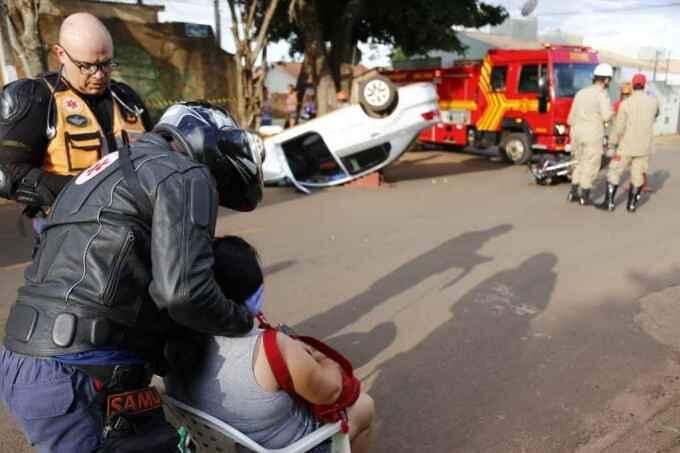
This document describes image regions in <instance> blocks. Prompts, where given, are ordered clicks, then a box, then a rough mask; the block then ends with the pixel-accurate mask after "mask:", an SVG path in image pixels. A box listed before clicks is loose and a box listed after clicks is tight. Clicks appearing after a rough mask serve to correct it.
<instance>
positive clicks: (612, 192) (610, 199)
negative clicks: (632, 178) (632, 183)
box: [595, 183, 619, 211]
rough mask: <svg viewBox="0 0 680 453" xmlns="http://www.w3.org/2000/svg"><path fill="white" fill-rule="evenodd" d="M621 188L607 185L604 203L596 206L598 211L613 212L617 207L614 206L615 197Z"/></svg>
mask: <svg viewBox="0 0 680 453" xmlns="http://www.w3.org/2000/svg"><path fill="white" fill-rule="evenodd" d="M618 188H619V186H615V185H614V184H610V183H607V191H606V192H605V194H604V201H603V202H602V203H600V204H597V205H595V207H596V208H597V209H602V210H603V211H613V210H614V208H615V207H616V205H615V204H614V197H616V190H617V189H618Z"/></svg>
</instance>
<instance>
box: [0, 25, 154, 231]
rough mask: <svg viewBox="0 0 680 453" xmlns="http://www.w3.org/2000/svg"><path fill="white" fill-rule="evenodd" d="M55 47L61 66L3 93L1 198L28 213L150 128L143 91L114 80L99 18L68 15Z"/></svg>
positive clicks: (108, 40)
mask: <svg viewBox="0 0 680 453" xmlns="http://www.w3.org/2000/svg"><path fill="white" fill-rule="evenodd" d="M53 51H54V53H55V54H56V56H57V58H58V59H59V63H60V67H59V70H58V71H57V72H54V73H47V74H43V75H41V76H39V77H37V78H35V79H23V80H18V81H16V82H13V83H10V84H9V85H6V86H5V87H4V89H3V90H2V93H1V94H0V197H3V198H7V199H11V200H15V201H17V202H19V203H21V204H23V205H25V206H26V208H27V209H26V210H25V211H24V212H25V213H26V214H27V215H29V216H30V217H35V215H36V214H37V213H39V212H41V211H43V210H45V209H46V208H48V207H49V206H50V205H51V204H52V203H53V201H54V199H55V198H56V196H57V195H58V194H59V192H60V191H61V189H62V188H63V187H64V186H65V185H66V184H67V183H68V182H69V181H70V180H71V178H72V177H73V176H75V175H77V174H78V173H80V172H81V171H82V170H83V169H86V168H88V167H89V166H91V165H92V164H94V163H95V162H97V161H98V160H99V159H100V158H101V157H102V156H104V155H106V154H108V153H109V152H112V151H115V150H116V149H118V148H119V147H120V146H121V145H123V144H125V143H128V142H131V141H134V140H135V139H136V138H137V137H138V136H139V135H141V134H142V133H143V132H145V131H146V130H148V129H150V128H151V120H150V118H149V115H148V114H147V112H146V110H145V108H144V105H143V104H142V101H141V100H140V98H139V97H138V96H137V94H136V93H135V92H134V91H133V90H132V89H131V88H130V87H129V86H127V85H126V84H124V83H121V82H116V81H113V80H111V73H112V71H113V70H114V69H115V68H116V67H117V63H116V61H115V60H114V58H113V56H114V53H113V41H112V39H111V35H110V34H109V32H108V30H107V29H106V27H105V26H104V24H102V23H101V22H100V21H99V19H97V18H96V17H95V16H93V15H91V14H87V13H75V14H72V15H70V16H68V17H67V18H66V19H65V20H64V22H63V23H62V25H61V28H60V30H59V42H58V43H57V44H55V45H54V47H53ZM36 220H37V219H34V223H33V224H34V228H35V229H36V232H38V233H39V230H40V227H39V226H37V225H36Z"/></svg>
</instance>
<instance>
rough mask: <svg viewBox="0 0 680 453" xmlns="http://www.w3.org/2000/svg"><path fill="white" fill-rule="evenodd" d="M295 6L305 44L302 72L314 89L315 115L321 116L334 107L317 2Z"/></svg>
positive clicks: (311, 0) (304, 1)
mask: <svg viewBox="0 0 680 453" xmlns="http://www.w3.org/2000/svg"><path fill="white" fill-rule="evenodd" d="M295 6H296V8H295V10H296V11H295V12H296V16H297V17H300V18H304V19H302V20H299V22H298V25H299V27H300V30H301V31H302V35H303V38H304V43H305V62H304V65H305V67H306V71H303V72H306V73H307V74H309V77H310V79H311V82H312V84H313V85H314V87H315V94H316V109H317V114H318V115H319V116H321V115H324V114H326V113H328V112H329V111H330V110H332V107H333V106H334V105H335V81H334V79H333V75H332V73H331V68H330V66H329V64H328V53H327V52H326V47H325V44H324V40H323V31H322V27H321V21H320V19H319V14H318V11H317V2H316V0H298V1H297V2H296V5H295Z"/></svg>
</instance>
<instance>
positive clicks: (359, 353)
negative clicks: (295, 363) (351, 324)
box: [328, 321, 397, 368]
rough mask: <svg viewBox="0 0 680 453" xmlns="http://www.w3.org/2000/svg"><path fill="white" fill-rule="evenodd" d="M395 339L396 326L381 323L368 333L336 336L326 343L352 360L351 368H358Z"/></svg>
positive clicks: (390, 322) (390, 323)
mask: <svg viewBox="0 0 680 453" xmlns="http://www.w3.org/2000/svg"><path fill="white" fill-rule="evenodd" d="M396 338H397V326H396V325H395V324H394V323H393V322H392V321H389V322H383V323H381V324H378V325H377V326H375V327H374V328H373V329H372V330H371V331H370V332H365V333H359V332H352V333H348V334H344V335H338V336H337V337H333V338H331V339H330V340H328V343H329V344H330V345H331V346H333V347H334V348H336V349H337V350H338V351H343V353H346V354H347V355H348V356H349V357H350V358H351V359H352V366H354V368H360V367H362V366H364V365H366V364H367V363H368V362H370V361H371V359H373V358H374V357H375V356H377V355H378V354H379V353H380V352H382V351H383V350H385V349H386V348H387V347H388V346H389V345H391V344H392V342H393V341H394V340H395V339H396Z"/></svg>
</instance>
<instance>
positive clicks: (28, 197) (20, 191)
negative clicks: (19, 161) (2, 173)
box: [14, 168, 54, 207]
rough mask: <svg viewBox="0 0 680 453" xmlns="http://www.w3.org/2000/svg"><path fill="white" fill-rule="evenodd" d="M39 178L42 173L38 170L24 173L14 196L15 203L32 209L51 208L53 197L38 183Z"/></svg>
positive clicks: (34, 169) (48, 190)
mask: <svg viewBox="0 0 680 453" xmlns="http://www.w3.org/2000/svg"><path fill="white" fill-rule="evenodd" d="M41 176H42V171H41V170H40V169H39V168H33V169H32V170H30V171H29V172H28V173H26V176H24V177H23V178H22V180H21V182H20V183H19V186H18V187H17V190H16V192H15V194H14V196H15V199H16V201H17V202H19V203H22V204H25V205H26V206H32V207H41V206H51V205H52V203H54V195H52V192H51V191H50V189H48V188H47V186H45V184H43V183H42V182H40V178H41Z"/></svg>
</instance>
